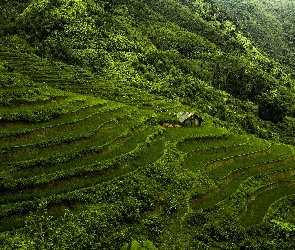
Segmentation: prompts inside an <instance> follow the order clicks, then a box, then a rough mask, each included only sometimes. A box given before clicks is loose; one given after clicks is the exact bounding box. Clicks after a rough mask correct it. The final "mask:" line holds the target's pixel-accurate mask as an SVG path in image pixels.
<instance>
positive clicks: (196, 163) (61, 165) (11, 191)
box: [0, 48, 295, 230]
mask: <svg viewBox="0 0 295 250" xmlns="http://www.w3.org/2000/svg"><path fill="white" fill-rule="evenodd" d="M0 60H5V62H6V64H8V65H10V67H11V68H14V69H15V70H16V71H17V72H20V73H22V74H18V73H13V72H8V71H7V70H5V69H3V68H2V69H1V72H2V76H3V79H2V80H1V81H2V82H1V84H2V88H1V91H0V96H1V99H0V158H1V163H0V164H1V165H0V230H10V229H13V228H17V227H20V226H22V225H23V222H24V219H25V217H26V215H27V214H28V213H29V212H34V211H37V210H38V207H39V206H40V204H41V203H42V202H45V203H46V204H47V205H48V207H50V206H51V207H55V209H57V210H58V208H59V207H63V206H67V204H68V203H69V200H71V198H68V197H71V195H72V194H73V193H77V192H80V191H81V192H82V190H86V189H87V188H89V187H92V186H94V185H97V184H100V183H104V182H107V181H112V180H115V179H116V178H118V177H120V176H124V175H130V174H132V173H134V172H135V171H137V170H138V169H141V168H144V167H145V166H148V165H150V164H153V163H155V162H157V161H158V160H159V159H161V158H162V156H163V154H164V152H165V150H166V151H167V150H168V148H167V147H166V145H168V144H169V143H170V145H171V143H172V144H173V145H174V146H175V148H176V149H177V150H178V152H179V154H180V155H182V156H183V162H182V163H181V164H182V165H183V166H184V167H185V168H186V169H187V170H188V171H191V172H193V173H198V174H199V175H200V176H202V178H203V179H202V180H201V181H200V182H202V181H203V182H206V183H207V184H208V185H205V184H204V186H205V187H206V188H201V189H200V188H199V186H198V185H196V188H195V190H193V192H192V193H191V194H190V195H189V202H188V203H189V204H188V211H193V210H198V209H210V208H211V207H216V206H221V207H223V208H226V209H228V211H230V213H232V215H233V216H235V217H236V218H238V219H239V220H240V221H241V223H242V224H244V225H246V226H247V225H251V224H258V223H260V222H262V221H263V218H264V217H265V215H266V214H267V213H268V209H269V208H270V207H271V205H272V204H273V203H274V202H275V201H277V200H279V199H280V198H282V197H284V196H287V195H291V194H294V191H295V157H294V148H293V147H292V146H289V145H285V144H279V143H270V142H268V141H265V140H262V139H257V138H255V137H251V136H249V135H238V134H234V133H231V132H229V131H227V130H226V129H223V128H216V127H214V126H213V125H212V123H211V122H210V119H211V118H209V117H208V119H207V120H206V122H205V124H204V125H203V126H202V127H194V128H185V127H183V128H163V127H162V126H160V125H159V124H155V123H154V122H151V120H152V118H153V117H156V116H157V114H158V113H161V112H166V113H171V112H178V111H179V110H180V109H185V108H187V107H185V106H182V105H180V104H179V103H172V102H169V101H167V100H166V99H165V98H162V97H158V96H153V95H151V94H147V93H146V92H144V91H143V92H138V91H137V90H136V89H135V88H133V87H130V86H129V87H122V86H120V87H118V86H115V85H109V83H108V82H105V83H103V82H99V83H98V82H97V80H95V77H93V75H91V74H88V73H87V72H86V71H83V70H77V69H76V68H74V67H71V66H65V65H62V64H56V63H50V62H48V61H42V60H41V59H40V58H37V57H32V56H30V55H27V54H22V53H19V54H15V52H12V51H9V50H8V49H6V50H4V49H3V48H2V50H0ZM27 93H30V95H28V94H27ZM102 97H104V98H102ZM67 194H68V196H67ZM70 203H71V206H75V202H73V200H71V202H70ZM76 203H80V204H81V203H83V202H81V201H76ZM50 204H51V205H50Z"/></svg>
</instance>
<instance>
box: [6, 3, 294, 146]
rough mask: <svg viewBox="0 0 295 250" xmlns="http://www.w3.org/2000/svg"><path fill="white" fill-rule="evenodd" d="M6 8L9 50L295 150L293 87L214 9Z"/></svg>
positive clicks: (195, 6) (99, 5)
mask: <svg viewBox="0 0 295 250" xmlns="http://www.w3.org/2000/svg"><path fill="white" fill-rule="evenodd" d="M2 9H3V12H4V13H6V14H5V15H9V13H11V17H10V18H11V19H10V18H9V17H7V19H6V20H11V22H5V23H3V31H2V32H5V34H6V36H5V38H4V41H3V42H4V44H5V45H7V46H10V47H14V48H19V49H21V50H22V51H26V52H29V53H36V54H38V55H40V56H43V57H47V58H50V59H51V60H60V61H63V62H64V63H68V64H71V65H79V66H80V67H83V68H87V69H88V70H90V71H91V72H93V73H94V74H96V75H97V77H100V78H101V79H102V81H106V80H110V81H112V82H114V81H115V82H117V83H121V84H123V85H125V86H126V85H129V86H136V87H139V88H143V89H148V90H149V92H150V93H154V94H157V95H162V96H166V97H168V98H171V99H175V100H180V101H181V102H182V103H186V104H189V105H193V106H197V107H198V108H199V109H201V110H202V111H203V112H207V113H209V114H211V115H214V116H216V117H219V118H220V119H222V120H225V121H227V122H229V123H231V124H234V126H235V127H236V126H238V127H240V128H241V129H243V130H246V131H247V132H249V133H255V134H257V135H259V136H262V137H264V138H280V137H281V140H285V141H289V142H290V141H291V140H289V139H288V137H290V138H291V137H292V134H289V135H288V134H284V132H282V130H284V128H285V127H292V123H290V122H289V121H290V120H289V119H287V120H286V119H284V117H285V116H286V115H287V116H293V113H294V105H293V100H294V98H293V95H294V93H293V92H294V91H293V88H294V83H293V80H292V79H291V78H290V77H289V76H288V75H287V74H286V73H284V70H283V67H281V66H280V65H279V64H278V63H276V62H275V61H274V60H272V59H270V58H267V57H266V56H264V55H263V54H261V53H260V52H259V50H257V48H255V47H254V46H253V44H252V43H251V41H250V40H249V39H247V38H245V36H243V34H242V33H241V31H240V30H239V29H238V28H237V27H236V25H235V24H234V23H233V22H234V21H233V20H234V18H232V17H230V16H229V15H228V14H226V13H225V12H222V11H219V9H218V8H217V6H216V5H215V4H214V3H213V2H211V1H172V0H169V1H167V0H165V1H164V0H161V1H124V4H122V2H121V1H111V2H110V1H86V2H83V1H30V2H28V3H27V2H26V1H24V2H21V3H19V2H18V3H15V4H14V3H13V2H11V1H7V4H6V5H4V6H3V7H2ZM7 10H9V11H7ZM16 13H17V14H16ZM223 91H226V92H223ZM228 94H229V95H228ZM261 119H262V120H261ZM263 120H266V121H271V122H274V123H278V122H283V123H282V124H281V125H280V126H274V127H273V125H272V124H271V123H268V122H264V121H263ZM282 128H283V129H282Z"/></svg>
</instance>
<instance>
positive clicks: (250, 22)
mask: <svg viewBox="0 0 295 250" xmlns="http://www.w3.org/2000/svg"><path fill="white" fill-rule="evenodd" d="M215 2H216V3H218V4H220V6H222V7H225V8H226V9H227V10H228V11H229V12H230V13H231V14H232V16H234V17H235V19H236V21H237V22H238V23H239V24H240V26H241V27H242V28H243V30H244V34H246V35H247V37H249V38H250V39H251V41H253V42H254V43H255V45H257V46H258V47H259V48H261V49H262V50H264V51H265V52H266V53H267V54H268V55H270V56H271V57H273V58H275V59H277V60H278V61H279V62H281V63H282V64H284V65H286V66H287V67H288V68H289V69H288V70H289V71H290V72H292V75H294V70H293V68H294V51H295V47H294V21H295V20H294V15H293V13H294V10H295V2H294V1H293V0H291V1H290V0H266V1H256V0H243V1H228V0H226V1H224V0H215Z"/></svg>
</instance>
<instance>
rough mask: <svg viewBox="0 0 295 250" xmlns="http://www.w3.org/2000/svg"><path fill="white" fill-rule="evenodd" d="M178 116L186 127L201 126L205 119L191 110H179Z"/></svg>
mask: <svg viewBox="0 0 295 250" xmlns="http://www.w3.org/2000/svg"><path fill="white" fill-rule="evenodd" d="M177 118H178V120H179V122H180V123H181V125H182V126H186V127H193V126H201V125H202V122H203V121H204V120H203V118H202V117H200V116H197V115H196V114H194V113H189V112H178V113H177Z"/></svg>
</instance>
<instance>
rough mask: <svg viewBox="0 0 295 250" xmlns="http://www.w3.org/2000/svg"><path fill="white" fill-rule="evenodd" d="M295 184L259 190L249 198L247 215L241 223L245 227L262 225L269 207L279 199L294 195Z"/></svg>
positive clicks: (272, 185) (270, 186) (271, 186)
mask: <svg viewBox="0 0 295 250" xmlns="http://www.w3.org/2000/svg"><path fill="white" fill-rule="evenodd" d="M294 192H295V182H294V181H293V182H278V183H274V184H270V185H268V186H266V187H263V188H261V189H259V190H257V191H256V192H255V193H253V194H252V195H251V196H250V197H249V198H248V200H249V201H248V203H247V208H246V211H245V212H244V213H245V214H244V215H243V216H242V218H241V222H242V224H243V225H245V226H251V225H253V224H258V223H261V222H262V220H263V218H264V216H265V215H266V214H267V212H268V210H269V207H270V206H271V205H272V204H273V203H274V202H275V201H277V200H278V199H280V198H282V197H285V196H288V195H293V194H294Z"/></svg>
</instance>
